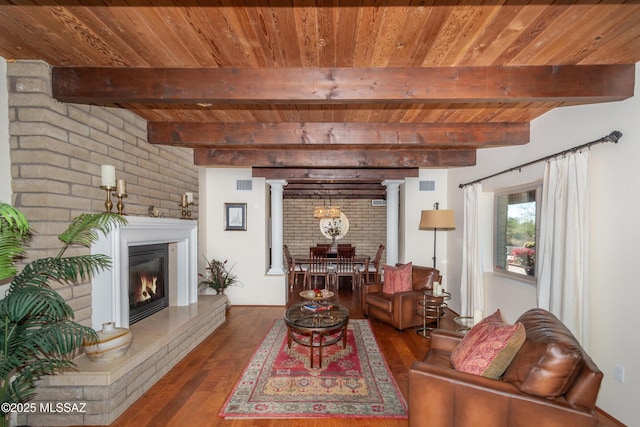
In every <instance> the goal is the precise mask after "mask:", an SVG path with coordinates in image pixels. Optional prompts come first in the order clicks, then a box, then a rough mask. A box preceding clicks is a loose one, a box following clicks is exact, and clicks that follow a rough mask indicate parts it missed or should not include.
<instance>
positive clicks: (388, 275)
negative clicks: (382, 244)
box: [382, 262, 413, 294]
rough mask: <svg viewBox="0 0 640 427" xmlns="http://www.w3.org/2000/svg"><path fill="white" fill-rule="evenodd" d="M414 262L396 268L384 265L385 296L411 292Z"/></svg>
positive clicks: (383, 286)
mask: <svg viewBox="0 0 640 427" xmlns="http://www.w3.org/2000/svg"><path fill="white" fill-rule="evenodd" d="M412 266H413V263H412V262H409V263H407V264H404V265H401V266H400V267H394V266H391V265H386V264H385V265H384V267H383V268H384V282H383V283H382V292H384V293H385V294H395V293H396V292H405V291H410V290H411V268H412Z"/></svg>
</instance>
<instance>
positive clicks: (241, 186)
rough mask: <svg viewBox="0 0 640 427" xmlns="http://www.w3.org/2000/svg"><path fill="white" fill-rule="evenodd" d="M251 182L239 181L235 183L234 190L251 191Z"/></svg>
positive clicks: (246, 180)
mask: <svg viewBox="0 0 640 427" xmlns="http://www.w3.org/2000/svg"><path fill="white" fill-rule="evenodd" d="M251 183H252V181H251V180H250V179H239V180H237V181H236V190H239V191H251V190H252V184H251Z"/></svg>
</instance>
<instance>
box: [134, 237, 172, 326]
mask: <svg viewBox="0 0 640 427" xmlns="http://www.w3.org/2000/svg"><path fill="white" fill-rule="evenodd" d="M168 278H169V249H168V244H166V243H165V244H158V245H142V246H131V247H129V324H130V325H132V324H134V323H136V322H137V321H139V320H142V319H144V318H145V317H147V316H150V315H152V314H153V313H157V312H158V311H160V310H162V309H163V308H165V307H168V306H169V292H168V288H167V286H168V285H167V284H168V280H169V279H168Z"/></svg>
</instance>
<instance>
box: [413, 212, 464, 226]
mask: <svg viewBox="0 0 640 427" xmlns="http://www.w3.org/2000/svg"><path fill="white" fill-rule="evenodd" d="M418 228H419V229H420V230H433V229H436V228H437V229H438V230H441V229H447V228H448V229H453V228H456V222H455V219H454V217H453V210H451V209H433V210H429V211H422V214H421V216H420V226H419V227H418Z"/></svg>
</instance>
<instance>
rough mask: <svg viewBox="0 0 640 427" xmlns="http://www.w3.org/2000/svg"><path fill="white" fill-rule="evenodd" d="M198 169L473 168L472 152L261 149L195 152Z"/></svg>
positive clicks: (473, 157) (474, 155) (474, 156)
mask: <svg viewBox="0 0 640 427" xmlns="http://www.w3.org/2000/svg"><path fill="white" fill-rule="evenodd" d="M194 163H195V164H196V165H199V166H256V167H258V166H262V167H298V168H302V167H317V168H331V167H335V168H367V167H371V168H393V167H399V168H416V167H423V168H430V167H442V168H445V167H460V166H473V165H475V163H476V152H475V150H401V149H395V150H357V149H354V150H302V149H300V150H261V149H243V150H236V149H229V150H226V149H218V150H209V149H196V150H194Z"/></svg>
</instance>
